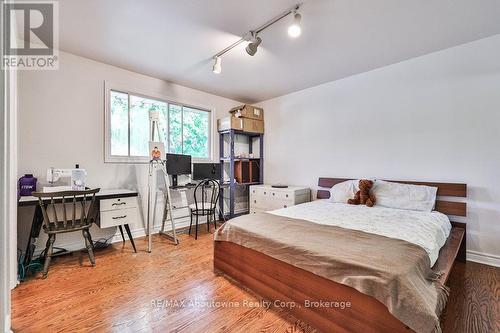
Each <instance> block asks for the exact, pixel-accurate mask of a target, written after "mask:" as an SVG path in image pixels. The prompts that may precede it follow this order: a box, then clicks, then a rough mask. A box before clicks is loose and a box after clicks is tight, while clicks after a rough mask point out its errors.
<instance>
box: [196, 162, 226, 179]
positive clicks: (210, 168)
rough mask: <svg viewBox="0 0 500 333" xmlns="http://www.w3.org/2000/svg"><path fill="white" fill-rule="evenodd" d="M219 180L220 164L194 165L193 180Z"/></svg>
mask: <svg viewBox="0 0 500 333" xmlns="http://www.w3.org/2000/svg"><path fill="white" fill-rule="evenodd" d="M203 179H213V180H219V179H220V163H194V164H193V180H203Z"/></svg>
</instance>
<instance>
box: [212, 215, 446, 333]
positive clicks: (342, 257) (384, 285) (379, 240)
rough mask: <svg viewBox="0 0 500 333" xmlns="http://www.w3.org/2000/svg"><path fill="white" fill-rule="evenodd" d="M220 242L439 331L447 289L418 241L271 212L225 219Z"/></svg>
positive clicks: (417, 327)
mask: <svg viewBox="0 0 500 333" xmlns="http://www.w3.org/2000/svg"><path fill="white" fill-rule="evenodd" d="M215 240H216V241H228V242H233V243H236V244H238V245H241V246H244V247H247V248H250V249H253V250H256V251H259V252H261V253H264V254H266V255H268V256H270V257H273V258H276V259H278V260H281V261H284V262H286V263H288V264H291V265H294V266H296V267H299V268H302V269H305V270H307V271H309V272H312V273H314V274H316V275H319V276H322V277H324V278H327V279H329V280H332V281H335V282H338V283H342V284H344V285H347V286H350V287H352V288H354V289H356V290H358V291H360V292H362V293H364V294H366V295H369V296H371V297H374V298H376V299H377V300H379V301H380V302H381V303H383V304H384V305H385V306H387V309H388V310H389V312H390V313H391V314H392V315H394V316H395V317H396V318H398V319H399V320H400V321H401V322H403V323H404V324H405V325H407V326H408V327H410V328H411V329H413V330H414V331H416V332H426V333H427V332H440V331H441V330H440V326H439V315H440V314H441V311H442V309H443V308H444V306H445V304H446V298H447V290H446V288H445V287H444V286H442V285H440V284H439V283H438V282H437V281H436V280H437V277H438V276H439V273H438V272H433V271H432V270H431V268H430V261H429V256H428V254H427V253H426V252H425V250H424V249H422V248H421V247H419V246H418V245H415V244H412V243H409V242H406V241H403V240H399V239H394V238H388V237H384V236H379V235H375V234H370V233H366V232H362V231H357V230H351V229H344V228H341V227H337V226H328V225H320V224H316V223H313V222H309V221H305V220H298V219H293V218H288V217H282V216H276V215H273V214H267V213H261V214H256V215H245V216H241V217H239V218H236V219H232V220H230V221H228V222H227V223H225V224H224V225H223V226H222V227H221V228H219V229H218V231H217V232H216V234H215Z"/></svg>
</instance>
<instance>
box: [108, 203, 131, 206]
mask: <svg viewBox="0 0 500 333" xmlns="http://www.w3.org/2000/svg"><path fill="white" fill-rule="evenodd" d="M126 204H127V203H126V202H115V203H114V204H112V205H111V206H121V205H126Z"/></svg>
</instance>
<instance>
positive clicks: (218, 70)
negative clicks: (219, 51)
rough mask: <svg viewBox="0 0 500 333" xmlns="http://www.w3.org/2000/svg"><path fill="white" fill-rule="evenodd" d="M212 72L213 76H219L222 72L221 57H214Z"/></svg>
mask: <svg viewBox="0 0 500 333" xmlns="http://www.w3.org/2000/svg"><path fill="white" fill-rule="evenodd" d="M212 72H214V73H215V74H220V73H221V72H222V59H221V57H214V67H213V68H212Z"/></svg>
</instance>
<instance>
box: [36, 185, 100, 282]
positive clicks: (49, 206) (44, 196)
mask: <svg viewBox="0 0 500 333" xmlns="http://www.w3.org/2000/svg"><path fill="white" fill-rule="evenodd" d="M99 191H100V189H99V188H97V189H93V190H84V191H61V192H52V193H50V192H49V193H45V192H34V193H33V196H34V197H37V198H38V200H39V205H40V208H41V209H42V214H43V230H44V231H45V233H46V234H47V235H48V239H47V244H46V246H45V262H44V265H43V277H44V278H46V277H47V274H48V271H49V265H50V261H51V259H52V251H53V247H54V241H55V240H56V234H62V233H67V232H73V231H78V230H81V231H82V234H83V238H84V239H85V247H86V248H87V253H88V256H89V260H90V263H91V264H92V266H95V259H94V251H93V244H92V238H91V236H90V232H89V228H90V226H91V225H92V223H93V222H94V221H95V219H96V217H97V209H96V208H97V206H96V200H95V194H96V193H98V192H99ZM77 199H78V200H77ZM77 201H79V202H80V206H81V208H80V213H79V216H78V217H77ZM87 202H90V204H89V206H88V208H86V207H85V206H86V203H87ZM57 204H62V211H63V214H62V215H63V219H62V220H60V219H59V218H58V216H57V211H56V205H57ZM68 204H71V205H70V207H71V208H69V207H66V206H67V205H68ZM50 212H52V218H51V217H49V214H50ZM68 216H70V217H71V218H70V219H68Z"/></svg>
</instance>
